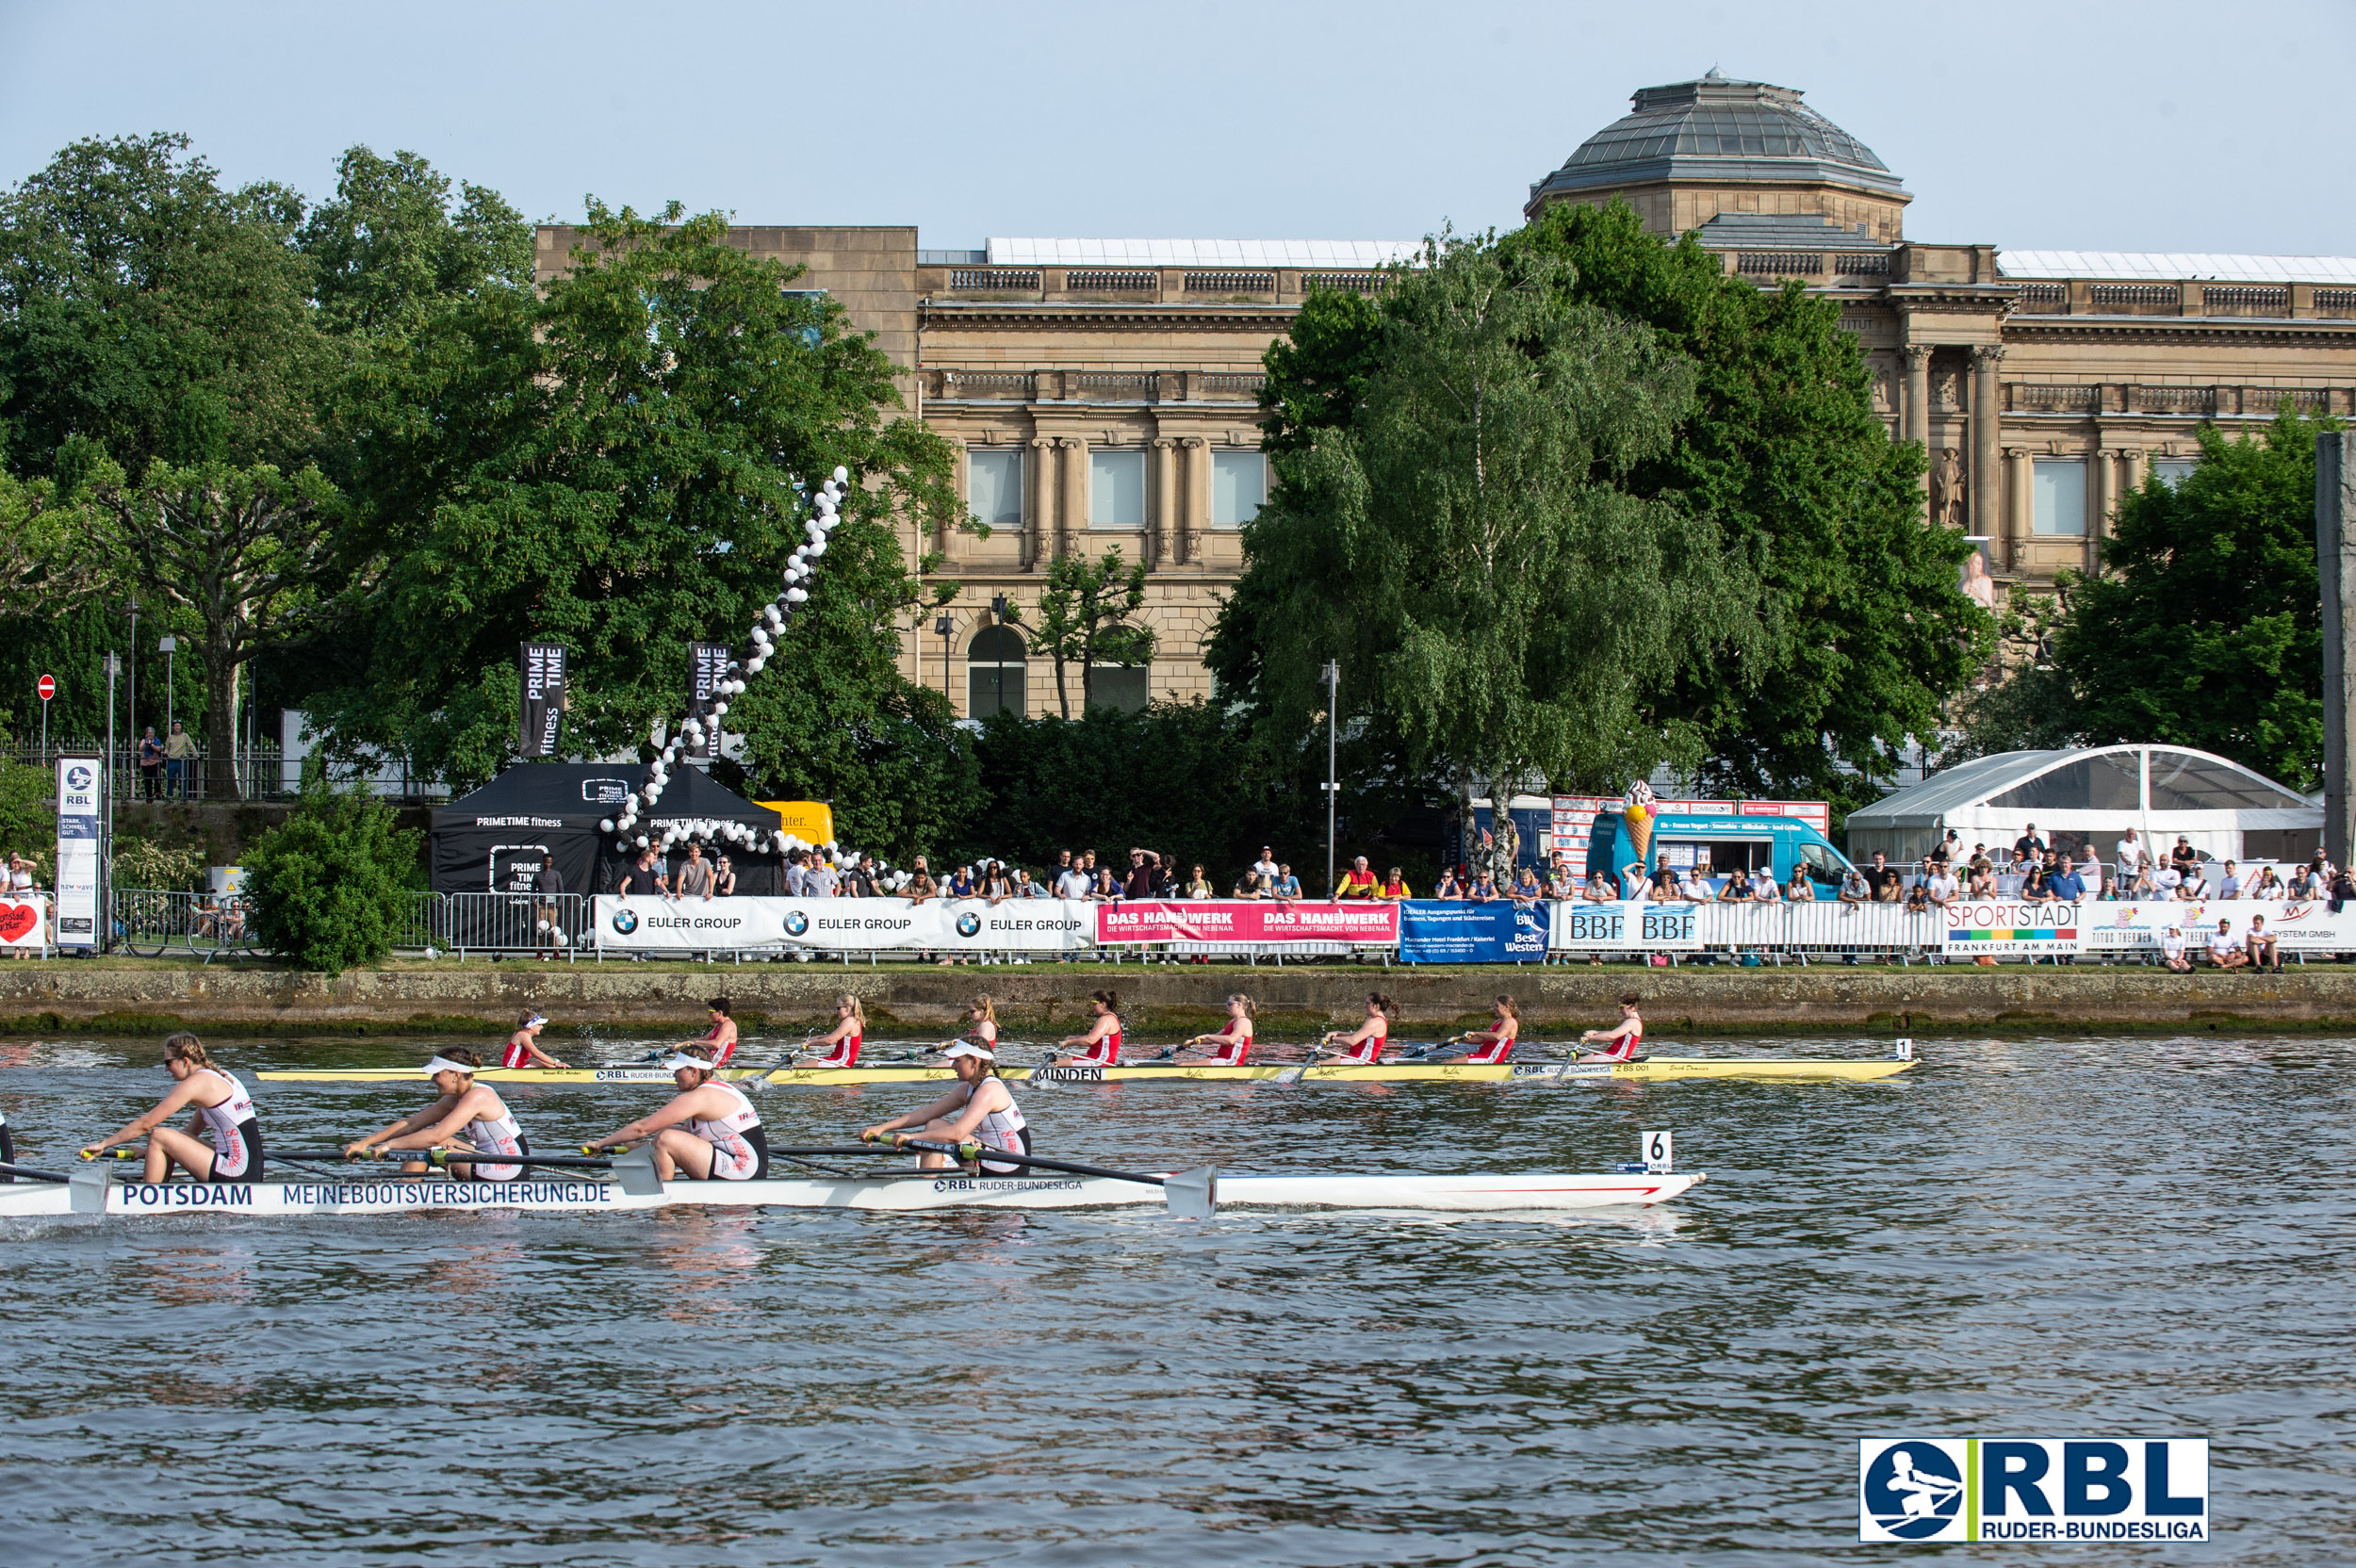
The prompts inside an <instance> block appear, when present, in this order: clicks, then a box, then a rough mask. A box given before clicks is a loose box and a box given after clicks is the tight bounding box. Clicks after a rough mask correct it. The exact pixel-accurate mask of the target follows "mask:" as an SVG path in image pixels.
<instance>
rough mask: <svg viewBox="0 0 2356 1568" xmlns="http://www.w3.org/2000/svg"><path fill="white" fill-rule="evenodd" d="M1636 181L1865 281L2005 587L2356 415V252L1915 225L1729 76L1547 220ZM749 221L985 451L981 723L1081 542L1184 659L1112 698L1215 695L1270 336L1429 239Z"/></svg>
mask: <svg viewBox="0 0 2356 1568" xmlns="http://www.w3.org/2000/svg"><path fill="white" fill-rule="evenodd" d="M1615 197H1617V198H1620V199H1622V200H1625V201H1627V202H1628V203H1629V204H1631V205H1632V206H1634V207H1635V209H1636V210H1637V211H1638V212H1639V213H1641V214H1642V215H1643V216H1644V221H1645V222H1646V224H1647V225H1648V226H1649V227H1651V228H1653V229H1654V230H1656V231H1657V232H1659V233H1661V234H1662V235H1676V234H1681V233H1684V232H1687V231H1693V232H1695V233H1697V234H1698V235H1699V236H1700V238H1701V243H1702V244H1703V245H1705V246H1707V247H1708V248H1709V249H1710V250H1711V251H1713V252H1715V253H1718V254H1719V255H1721V256H1722V257H1724V259H1725V265H1726V271H1727V272H1728V273H1730V274H1732V275H1735V276H1739V277H1742V278H1747V279H1752V280H1755V281H1756V282H1758V283H1759V285H1760V286H1777V285H1779V284H1781V282H1782V281H1783V280H1785V279H1787V278H1797V279H1800V280H1801V281H1802V282H1804V283H1805V284H1806V285H1807V286H1808V288H1809V289H1810V290H1812V291H1814V292H1816V293H1820V294H1823V295H1825V296H1827V297H1829V298H1831V299H1834V300H1836V301H1838V302H1840V305H1841V326H1842V327H1844V328H1845V329H1847V330H1848V331H1850V332H1852V333H1854V334H1856V335H1857V342H1858V345H1859V347H1860V348H1861V349H1862V350H1863V351H1864V352H1865V355H1866V359H1867V362H1868V363H1869V365H1871V367H1872V368H1873V400H1874V405H1875V407H1876V408H1878V409H1879V410H1880V411H1881V413H1882V414H1883V416H1884V417H1886V418H1887V419H1888V420H1889V421H1890V432H1891V434H1892V435H1893V436H1895V437H1899V438H1903V439H1906V440H1913V441H1920V442H1922V443H1923V444H1924V447H1925V449H1927V451H1928V453H1929V457H1930V467H1931V473H1930V477H1929V482H1928V483H1927V485H1926V488H1925V494H1924V507H1925V515H1926V519H1927V520H1928V521H1929V522H1932V523H1936V524H1938V525H1939V526H1942V527H1948V528H1955V529H1960V530H1962V531H1965V532H1966V533H1968V534H1970V535H1972V536H1973V537H1975V538H1977V539H1979V540H1981V541H1982V544H1981V551H1982V556H1983V559H1984V561H1985V564H1986V568H1987V572H1986V575H1987V577H1988V579H1989V580H1990V581H1991V582H1992V590H1991V589H1988V588H1983V589H1982V590H1981V592H1983V593H1984V594H1985V593H1991V592H1992V593H1993V594H2004V593H2010V592H2015V591H2021V590H2024V589H2025V590H2027V591H2032V592H2033V591H2035V589H2036V587H2037V585H2038V584H2040V583H2044V582H2050V581H2051V580H2052V578H2053V573H2054V571H2055V570H2056V569H2058V568H2061V567H2084V566H2086V565H2089V564H2092V562H2093V561H2094V559H2095V551H2096V549H2097V545H2098V541H2099V540H2100V539H2101V537H2102V533H2103V531H2105V529H2106V528H2107V527H2108V526H2109V520H2110V518H2111V515H2112V514H2113V512H2114V511H2115V509H2116V507H2117V504H2118V499H2119V496H2120V494H2121V493H2122V492H2123V491H2125V490H2127V489H2129V488H2131V487H2133V486H2135V485H2139V484H2141V483H2142V482H2143V481H2144V479H2145V477H2146V476H2147V475H2148V474H2152V473H2157V474H2158V475H2160V476H2162V477H2163V478H2167V477H2171V476H2181V475H2182V474H2183V473H2184V472H2186V471H2188V469H2189V468H2190V466H2191V465H2192V463H2193V461H2194V459H2195V457H2196V456H2197V454H2198V450H2199V449H2198V447H2197V446H2196V444H2195V442H2194V440H2193V432H2194V431H2195V429H2197V428H2198V427H2199V426H2201V425H2202V424H2204V423H2215V424H2217V425H2218V426H2221V427H2222V428H2223V429H2225V430H2227V431H2228V432H2232V431H2235V430H2239V429H2248V428H2251V427H2254V426H2255V425H2257V424H2260V423H2262V422H2264V421H2265V420H2267V419H2269V418H2271V417H2273V416H2274V412H2275V410H2276V408H2277V407H2278V406H2279V405H2280V404H2281V403H2282V401H2283V400H2289V402H2290V403H2291V404H2292V406H2294V407H2296V408H2298V409H2299V410H2301V411H2305V412H2313V413H2327V412H2328V413H2334V414H2342V415H2346V414H2349V413H2351V412H2356V257H2348V256H2258V255H2242V254H2233V253H2131V252H2130V253H2121V252H2107V251H2100V252H2086V251H2040V250H2014V249H2010V248H2008V247H2005V246H2002V245H1999V244H1995V243H1988V242H1971V243H1963V242H1948V241H1943V240H1920V239H1910V238H1908V237H1906V228H1905V218H1906V204H1907V203H1908V202H1909V201H1911V200H1912V197H1911V195H1910V194H1909V193H1908V191H1907V190H1906V187H1905V185H1904V183H1903V182H1902V181H1901V180H1900V178H1899V176H1897V175H1896V174H1894V173H1892V172H1890V170H1889V169H1888V168H1886V167H1885V166H1884V165H1883V163H1882V161H1881V159H1879V158H1878V157H1876V156H1874V155H1873V150H1872V149H1871V148H1869V147H1867V146H1866V145H1865V144H1864V143H1863V142H1861V141H1859V140H1857V139H1856V138H1855V137H1853V136H1851V135H1850V134H1849V133H1848V132H1846V131H1844V130H1842V129H1841V127H1840V126H1838V125H1836V124H1834V123H1833V122H1831V121H1829V120H1827V119H1825V118H1824V116H1823V115H1821V114H1819V113H1818V112H1817V111H1816V110H1815V109H1814V108H1812V107H1810V106H1808V105H1807V104H1806V103H1804V102H1803V101H1802V95H1801V93H1800V92H1799V91H1797V90H1792V89H1790V88H1781V87H1771V86H1769V85H1767V84H1766V83H1763V82H1742V81H1732V80H1728V79H1726V78H1724V77H1722V76H1720V75H1718V74H1717V73H1715V72H1712V73H1710V74H1709V75H1706V76H1704V77H1702V78H1700V79H1699V80H1696V81H1690V82H1678V83H1676V84H1674V85H1672V86H1667V87H1653V88H1645V89H1644V90H1641V91H1639V92H1638V93H1637V94H1636V95H1635V99H1634V106H1633V109H1632V111H1631V112H1630V113H1629V114H1628V115H1627V116H1626V117H1625V118H1624V119H1621V120H1619V121H1618V122H1614V123H1612V124H1611V125H1609V126H1606V127H1605V128H1604V129H1602V130H1601V131H1598V132H1596V133H1595V135H1594V136H1592V137H1590V138H1589V139H1587V140H1586V141H1585V142H1583V143H1582V144H1581V145H1580V146H1579V150H1578V151H1577V152H1575V153H1573V154H1572V155H1570V157H1569V159H1568V160H1567V161H1566V162H1564V163H1563V164H1562V167H1561V168H1559V169H1557V170H1555V171H1554V172H1552V173H1550V174H1547V175H1546V177H1545V178H1544V179H1542V180H1539V181H1538V182H1537V183H1535V184H1533V185H1532V186H1531V187H1530V196H1529V201H1528V203H1527V204H1526V206H1525V208H1524V210H1525V212H1528V213H1532V214H1534V213H1536V212H1537V211H1538V210H1539V209H1540V208H1541V207H1543V206H1544V205H1545V204H1548V203H1551V202H1587V203H1598V204H1600V203H1604V202H1608V201H1611V200H1612V199H1613V198H1615ZM733 235H734V237H735V238H736V240H737V241H738V242H739V243H741V244H742V245H743V246H744V248H745V249H746V250H748V251H750V252H752V253H755V254H758V255H768V256H775V257H777V259H778V260H780V261H784V262H789V263H798V264H800V265H801V266H803V267H804V268H806V269H807V271H806V272H805V274H804V275H803V277H802V278H801V279H800V280H799V282H798V284H797V286H800V287H806V288H814V289H825V290H826V292H827V293H829V294H830V295H832V296H833V297H834V298H835V299H837V300H839V301H840V302H842V303H843V306H844V308H845V309H846V310H847V311H848V312H849V314H850V317H851V319H852V320H853V321H855V322H856V323H858V324H859V326H861V327H863V328H865V329H866V330H868V331H870V332H873V333H874V334H875V335H876V342H877V345H878V346H879V347H880V348H881V349H882V350H883V351H885V352H887V353H889V354H890V355H891V356H892V358H893V359H894V360H895V361H896V362H897V363H898V364H899V365H901V366H902V367H903V368H904V369H905V372H906V373H905V376H904V378H903V389H904V392H905V394H906V396H907V398H908V406H909V407H910V408H911V409H912V410H914V411H915V412H917V413H918V414H919V415H920V416H921V417H923V418H924V420H925V421H926V422H927V423H928V424H930V425H931V426H932V427H933V428H934V429H935V430H937V431H939V432H940V433H941V434H942V435H944V436H946V437H947V438H948V439H949V440H950V441H952V442H954V443H956V444H957V446H958V447H959V449H961V455H960V458H959V462H958V466H957V473H958V483H959V485H960V488H961V491H962V493H963V495H964V498H965V500H966V504H967V506H968V507H969V508H970V509H971V511H972V512H973V515H974V516H976V517H977V518H979V519H980V520H981V521H982V522H984V523H986V524H988V525H989V526H990V533H989V536H988V537H987V538H976V537H973V535H971V534H968V533H963V532H952V533H950V534H947V535H946V536H943V537H939V538H932V539H922V540H920V539H917V538H914V537H910V538H909V539H908V541H906V543H907V546H908V548H909V550H910V551H911V554H914V553H915V552H917V551H919V550H920V549H924V550H937V551H940V552H941V553H942V554H943V555H944V556H945V558H946V564H945V565H944V567H943V575H944V576H945V577H947V578H950V579H954V580H956V581H957V583H958V584H959V585H960V586H959V591H958V595H957V599H956V600H955V602H954V603H952V604H951V605H950V606H949V607H948V608H947V610H946V611H945V612H939V611H934V612H927V613H925V614H924V617H923V619H922V620H921V621H919V620H916V619H914V618H911V620H910V622H909V624H908V626H907V627H906V628H905V629H904V630H906V631H907V632H908V637H907V638H906V640H905V648H906V652H905V654H904V659H905V661H906V667H907V669H908V673H909V675H911V676H912V677H914V678H917V679H920V680H922V681H923V682H924V684H926V685H929V686H932V687H935V688H936V689H939V690H942V691H945V692H946V693H947V694H949V696H950V698H951V700H952V701H953V702H954V703H955V704H956V705H957V709H958V711H959V712H961V713H964V714H967V715H970V716H973V717H980V716H985V715H987V714H990V713H992V712H995V711H999V710H1000V709H1002V708H1006V709H1013V710H1015V711H1020V712H1027V713H1031V714H1034V715H1037V714H1041V713H1049V712H1054V711H1056V709H1055V681H1054V674H1053V671H1052V669H1051V668H1049V667H1048V665H1047V664H1046V662H1044V661H1043V660H1042V659H1040V658H1039V657H1037V656H1036V655H1034V654H1033V653H1032V651H1031V650H1030V649H1029V648H1028V646H1027V645H1026V644H1025V642H1024V639H1023V634H1022V632H1021V631H1020V630H1019V629H1015V628H1011V627H1007V626H1005V625H1003V624H1001V620H1000V616H999V614H998V613H997V612H996V610H995V608H994V606H995V605H996V604H998V603H999V602H1001V601H1012V602H1015V603H1019V604H1021V605H1022V606H1023V608H1024V609H1025V611H1028V610H1030V609H1031V608H1032V607H1034V606H1036V604H1037V602H1038V599H1039V593H1040V590H1041V588H1042V586H1043V574H1044V572H1045V570H1046V567H1047V564H1048V563H1049V562H1051V561H1053V560H1055V559H1058V558H1060V557H1062V556H1065V555H1068V554H1071V553H1072V552H1075V551H1076V552H1083V553H1085V554H1087V555H1088V556H1091V557H1095V556H1101V555H1102V554H1103V553H1104V550H1105V549H1106V548H1108V547H1118V548H1119V549H1120V550H1121V553H1122V555H1123V556H1124V557H1125V558H1127V559H1129V560H1138V559H1142V560H1143V561H1144V562H1145V563H1146V564H1147V566H1148V568H1149V571H1150V576H1149V578H1148V595H1147V599H1146V604H1145V608H1144V610H1143V612H1142V613H1141V616H1140V618H1141V619H1142V620H1143V621H1144V623H1145V624H1147V625H1149V626H1151V628H1152V629H1153V632H1154V634H1155V637H1156V640H1157V642H1156V651H1155V653H1154V657H1153V664H1152V666H1151V668H1150V669H1138V670H1128V671H1120V670H1104V671H1100V672H1099V675H1098V678H1097V682H1096V685H1097V693H1098V700H1099V701H1107V700H1109V701H1113V702H1117V703H1120V704H1122V705H1141V704H1142V703H1144V702H1145V701H1146V700H1147V699H1148V698H1149V696H1150V697H1163V696H1170V695H1176V696H1181V697H1186V696H1194V695H1198V694H1208V692H1209V689H1210V680H1209V677H1208V675H1207V673H1206V672H1205V671H1204V669H1203V662H1202V645H1203V639H1204V638H1205V637H1206V636H1207V635H1208V633H1209V630H1210V628H1211V624H1212V621H1213V619H1214V618H1215V616H1216V615H1217V613H1218V611H1219V603H1220V601H1221V599H1222V597H1223V596H1224V595H1225V594H1226V592H1227V591H1228V589H1229V588H1230V587H1231V585H1232V584H1233V583H1234V581H1235V576H1236V573H1237V572H1238V570H1239V569H1240V567H1241V564H1242V546H1241V540H1240V538H1239V536H1238V532H1237V531H1238V530H1239V529H1240V528H1241V526H1242V525H1243V523H1245V522H1246V521H1247V520H1249V519H1250V518H1251V517H1252V515H1253V514H1254V512H1255V511H1256V510H1257V509H1258V507H1259V505H1260V502H1261V500H1262V498H1264V496H1265V495H1266V493H1267V487H1268V470H1267V465H1266V463H1265V461H1264V459H1263V458H1262V456H1261V454H1260V451H1259V447H1258V443H1259V432H1258V429H1257V424H1258V418H1259V414H1258V408H1257V405H1256V402H1255V399H1256V396H1257V394H1258V391H1259V387H1260V384H1261V381H1262V374H1261V363H1260V361H1261V355H1262V353H1263V352H1264V351H1266V350H1267V348H1268V344H1269V343H1270V342H1272V341H1273V340H1274V339H1276V338H1277V337H1278V336H1280V335H1282V334H1284V331H1285V330H1286V327H1287V325H1288V324H1289V322H1290V321H1291V319H1292V316H1293V313H1294V312H1295V311H1296V310H1297V309H1298V308H1299V306H1300V303H1301V299H1302V297H1303V296H1304V295H1305V294H1306V293H1307V291H1308V290H1310V289H1312V288H1343V289H1359V290H1370V289H1373V288H1375V287H1377V286H1378V269H1380V268H1381V267H1382V266H1383V264H1384V263H1386V262H1390V261H1393V260H1397V259H1399V258H1402V257H1405V256H1408V255H1410V254H1412V253H1413V252H1414V251H1415V248H1416V246H1415V242H1414V241H1410V240H1402V239H1389V240H1309V239H991V240H990V241H989V242H988V243H987V244H986V245H985V246H984V247H983V248H981V249H979V250H956V251H950V250H934V249H927V248H924V247H923V246H921V245H920V244H919V236H918V233H917V230H916V229H915V228H914V227H913V226H910V227H906V228H896V227H886V228H823V227H798V226H783V227H776V228H767V227H757V226H752V227H741V228H738V229H735V230H734V231H733ZM2031 238H2033V237H2031ZM2218 238H2219V239H2220V241H2222V240H2227V239H2230V237H2229V236H2219V237H2218ZM573 242H574V231H573V230H571V229H570V228H567V227H564V226H547V227H543V228H542V229H541V230H540V232H539V238H538V243H539V259H540V265H541V268H542V271H543V275H544V276H545V275H547V274H548V273H550V272H552V271H554V270H558V269H561V268H562V267H563V266H564V258H565V256H566V255H567V253H568V252H569V250H570V247H571V246H572V244H573ZM1980 576H1981V574H1980V573H1978V572H1974V573H1973V574H1972V577H1973V579H1974V580H1975V582H1976V580H1978V579H1979V577H1980ZM1073 690H1074V700H1075V701H1076V700H1077V697H1076V691H1077V686H1076V681H1075V682H1074V683H1073Z"/></svg>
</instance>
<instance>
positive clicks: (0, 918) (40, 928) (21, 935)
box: [0, 896, 49, 948]
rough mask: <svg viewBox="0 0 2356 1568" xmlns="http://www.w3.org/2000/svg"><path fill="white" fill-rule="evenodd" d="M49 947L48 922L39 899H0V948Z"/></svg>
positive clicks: (36, 897)
mask: <svg viewBox="0 0 2356 1568" xmlns="http://www.w3.org/2000/svg"><path fill="white" fill-rule="evenodd" d="M48 945H49V929H48V922H47V921H46V920H45V919H44V918H43V917H42V914H41V899H40V898H39V897H38V896H35V897H32V898H0V947H29V948H41V947H46V946H48Z"/></svg>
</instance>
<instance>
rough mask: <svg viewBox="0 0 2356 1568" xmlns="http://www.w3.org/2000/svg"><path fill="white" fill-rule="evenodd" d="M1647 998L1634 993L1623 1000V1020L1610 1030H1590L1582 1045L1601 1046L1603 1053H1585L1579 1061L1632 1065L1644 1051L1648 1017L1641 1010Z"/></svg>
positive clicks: (1580, 1039) (1631, 992)
mask: <svg viewBox="0 0 2356 1568" xmlns="http://www.w3.org/2000/svg"><path fill="white" fill-rule="evenodd" d="M1643 1003H1644V998H1643V997H1642V996H1639V995H1638V994H1637V993H1636V992H1634V991H1630V992H1628V994H1627V995H1626V996H1624V997H1622V998H1620V1021H1619V1022H1618V1023H1616V1024H1614V1025H1613V1026H1612V1028H1609V1029H1590V1030H1588V1031H1586V1032H1585V1033H1584V1034H1582V1035H1580V1036H1579V1044H1581V1045H1588V1044H1596V1045H1601V1046H1602V1047H1603V1049H1602V1050H1601V1051H1588V1052H1582V1053H1580V1054H1578V1055H1575V1056H1573V1057H1572V1058H1571V1060H1573V1061H1575V1062H1632V1061H1635V1060H1636V1059H1637V1057H1638V1055H1639V1054H1641V1053H1642V1052H1643V1050H1644V1014H1643V1013H1641V1012H1639V1011H1638V1010H1637V1009H1638V1008H1639V1007H1640V1006H1641V1005H1643Z"/></svg>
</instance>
